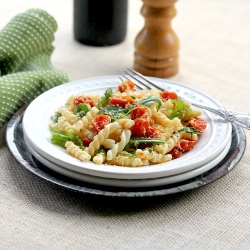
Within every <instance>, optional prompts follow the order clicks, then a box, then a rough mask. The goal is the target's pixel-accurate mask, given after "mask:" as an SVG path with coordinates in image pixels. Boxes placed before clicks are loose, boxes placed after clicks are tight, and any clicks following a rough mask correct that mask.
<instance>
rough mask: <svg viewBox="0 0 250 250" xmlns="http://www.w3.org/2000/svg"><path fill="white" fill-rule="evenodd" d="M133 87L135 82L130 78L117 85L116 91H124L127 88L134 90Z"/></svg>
mask: <svg viewBox="0 0 250 250" xmlns="http://www.w3.org/2000/svg"><path fill="white" fill-rule="evenodd" d="M134 88H135V84H134V83H133V82H132V81H130V80H125V81H123V82H122V83H121V84H120V85H119V86H118V88H117V89H118V91H120V92H122V93H123V92H125V91H127V90H134Z"/></svg>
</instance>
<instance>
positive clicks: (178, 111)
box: [169, 100, 190, 120]
mask: <svg viewBox="0 0 250 250" xmlns="http://www.w3.org/2000/svg"><path fill="white" fill-rule="evenodd" d="M172 102H173V103H174V104H175V106H176V107H175V108H174V110H173V111H172V113H171V114H170V116H169V119H170V120H172V119H174V118H175V117H178V118H180V117H181V116H182V115H183V114H184V112H185V111H186V110H187V109H188V108H190V107H189V106H187V105H185V104H184V102H183V101H181V100H172Z"/></svg>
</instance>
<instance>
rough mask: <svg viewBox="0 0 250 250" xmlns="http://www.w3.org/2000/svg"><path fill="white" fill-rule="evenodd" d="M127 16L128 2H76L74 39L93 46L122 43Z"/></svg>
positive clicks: (108, 0) (86, 0) (113, 0)
mask: <svg viewBox="0 0 250 250" xmlns="http://www.w3.org/2000/svg"><path fill="white" fill-rule="evenodd" d="M127 14H128V0H74V24H73V25H74V38H75V40H77V41H79V42H80V43H83V44H86V45H93V46H109V45H114V44H118V43H121V42H122V41H123V40H124V39H125V37H126V32H127Z"/></svg>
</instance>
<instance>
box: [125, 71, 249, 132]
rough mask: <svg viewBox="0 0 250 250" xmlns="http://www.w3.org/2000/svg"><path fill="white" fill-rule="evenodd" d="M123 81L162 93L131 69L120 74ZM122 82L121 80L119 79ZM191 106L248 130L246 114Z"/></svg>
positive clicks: (161, 89) (247, 116)
mask: <svg viewBox="0 0 250 250" xmlns="http://www.w3.org/2000/svg"><path fill="white" fill-rule="evenodd" d="M121 75H122V76H123V77H124V78H125V79H128V80H132V81H133V82H134V83H135V85H136V86H137V88H139V89H152V88H156V89H159V90H160V91H164V90H165V89H163V88H161V87H159V86H157V85H156V84H155V83H154V82H153V81H151V80H149V79H148V78H146V77H145V76H143V75H142V74H140V73H138V72H137V71H135V70H133V69H127V70H125V71H124V73H123V74H121ZM121 79H122V80H124V79H123V78H121ZM190 103H191V104H192V105H193V106H196V107H199V108H202V109H205V110H208V111H210V112H212V113H215V114H216V115H218V116H220V117H222V118H224V119H225V120H227V121H229V122H231V123H235V124H237V125H239V126H241V127H243V128H245V129H249V130H250V114H246V113H240V112H235V111H231V110H226V109H216V108H210V107H207V106H204V105H201V104H199V103H193V102H190Z"/></svg>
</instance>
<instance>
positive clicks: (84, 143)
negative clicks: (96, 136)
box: [81, 137, 92, 147]
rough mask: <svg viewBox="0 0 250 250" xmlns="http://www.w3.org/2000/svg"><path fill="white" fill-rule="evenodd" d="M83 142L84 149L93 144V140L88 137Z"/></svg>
mask: <svg viewBox="0 0 250 250" xmlns="http://www.w3.org/2000/svg"><path fill="white" fill-rule="evenodd" d="M81 140H82V143H83V146H84V147H88V146H89V144H90V143H91V142H92V140H91V139H89V138H87V137H82V138H81Z"/></svg>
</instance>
